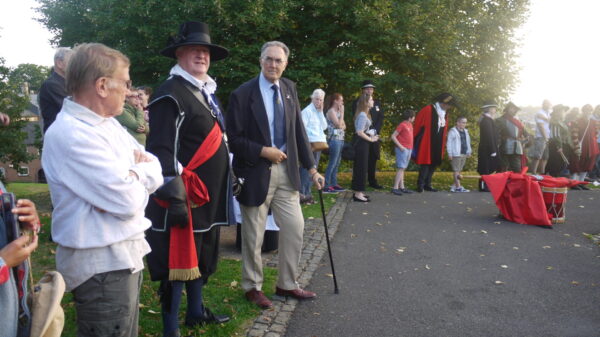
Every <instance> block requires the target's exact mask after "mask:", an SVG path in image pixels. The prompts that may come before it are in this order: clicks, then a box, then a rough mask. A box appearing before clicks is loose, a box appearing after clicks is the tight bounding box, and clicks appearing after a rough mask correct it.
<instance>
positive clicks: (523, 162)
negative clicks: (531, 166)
mask: <svg viewBox="0 0 600 337" xmlns="http://www.w3.org/2000/svg"><path fill="white" fill-rule="evenodd" d="M504 118H506V120H507V121H509V122H511V123H513V124H514V125H515V126H516V127H517V129H519V134H518V135H517V140H520V139H521V138H522V137H523V132H524V130H525V127H524V126H523V123H521V121H520V120H518V119H516V118H515V117H514V116H512V115H511V114H509V113H505V114H504ZM525 165H527V158H526V157H525V154H522V155H521V167H525Z"/></svg>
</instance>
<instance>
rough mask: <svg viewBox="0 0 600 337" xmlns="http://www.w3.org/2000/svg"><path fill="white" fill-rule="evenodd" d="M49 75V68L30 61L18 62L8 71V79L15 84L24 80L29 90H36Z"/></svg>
mask: <svg viewBox="0 0 600 337" xmlns="http://www.w3.org/2000/svg"><path fill="white" fill-rule="evenodd" d="M49 75H50V68H48V67H46V66H39V65H36V64H31V63H22V64H19V65H18V66H17V67H16V68H14V69H12V71H11V72H10V76H9V80H10V81H11V82H13V83H15V84H18V83H23V82H26V83H28V85H29V89H30V90H35V91H38V90H39V89H40V87H41V86H42V83H43V82H44V81H45V80H46V78H48V76H49Z"/></svg>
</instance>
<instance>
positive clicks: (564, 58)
mask: <svg viewBox="0 0 600 337" xmlns="http://www.w3.org/2000/svg"><path fill="white" fill-rule="evenodd" d="M598 15H600V1H596V0H570V1H565V0H543V1H542V0H539V1H532V5H531V11H530V17H529V20H528V22H527V23H526V24H525V26H524V27H523V29H522V30H521V31H520V33H519V34H520V35H521V36H522V38H523V45H522V48H521V52H520V54H521V57H520V59H519V64H520V66H521V72H520V76H519V77H520V80H521V81H520V82H521V83H520V85H519V86H518V87H517V90H516V92H515V94H514V95H513V97H512V99H513V100H514V101H515V103H517V104H518V105H521V106H525V105H536V106H539V105H541V103H542V100H543V99H545V98H548V99H550V100H551V102H552V103H553V104H558V103H561V104H566V105H569V106H582V105H584V104H586V103H590V104H593V105H596V104H600V91H599V89H600V85H599V83H600V82H599V81H598V79H599V78H600V64H599V62H598V57H599V56H600V44H598V41H597V34H598V32H600V27H599V26H598V21H597V20H598Z"/></svg>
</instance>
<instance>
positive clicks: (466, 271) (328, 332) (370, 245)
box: [249, 191, 600, 337]
mask: <svg viewBox="0 0 600 337" xmlns="http://www.w3.org/2000/svg"><path fill="white" fill-rule="evenodd" d="M371 197H372V199H373V202H371V203H368V204H359V203H356V202H350V203H349V204H348V206H347V208H346V209H345V212H344V216H343V219H342V220H341V223H340V224H339V228H337V229H338V231H337V233H336V234H335V237H334V239H333V241H332V245H333V255H334V262H335V267H336V271H337V277H338V282H339V285H340V294H338V295H335V294H333V282H332V279H331V277H329V276H328V274H329V273H330V266H329V261H328V258H327V255H326V254H324V255H323V251H322V250H320V251H319V255H320V256H322V257H323V258H322V260H320V261H321V263H320V266H319V267H318V268H317V269H316V271H314V275H313V274H312V273H310V274H311V275H312V279H310V284H309V286H308V289H310V290H314V291H316V292H317V293H318V294H319V297H318V299H316V300H313V301H307V302H302V303H298V304H297V303H296V302H289V303H282V304H281V307H278V308H277V309H276V312H275V313H274V314H269V312H266V313H265V315H263V316H264V317H262V318H259V320H257V323H255V326H256V324H262V325H261V327H262V328H261V330H260V331H258V330H256V329H254V330H250V332H249V335H256V336H258V335H260V336H263V335H264V336H279V335H280V334H283V333H285V336H289V337H292V336H319V337H324V336H478V337H479V336H561V337H564V336H600V310H599V309H600V247H598V246H597V245H595V244H593V243H591V242H590V241H589V240H588V239H587V238H585V237H584V236H583V235H582V233H583V232H585V233H598V232H600V212H599V211H598V210H599V209H600V191H589V192H587V191H574V192H570V193H569V195H568V199H569V200H568V205H567V223H566V224H560V225H555V228H554V229H545V228H541V227H537V226H527V225H519V224H514V223H510V222H506V221H502V220H500V219H499V218H498V217H497V216H496V215H497V214H498V212H497V209H496V207H495V205H494V204H493V201H492V198H491V195H490V194H488V193H479V192H471V193H465V194H450V193H446V192H438V193H427V192H426V193H424V194H415V195H411V196H401V197H397V196H393V195H390V194H389V193H371ZM346 200H347V197H346ZM309 243H310V242H309ZM312 243H314V242H312ZM321 244H322V245H323V247H324V242H323V241H321ZM323 247H321V248H323ZM312 249H313V250H314V246H313V247H312ZM305 275H308V274H305ZM306 281H307V280H306V278H304V279H303V282H306ZM290 305H291V306H290ZM286 306H287V307H286ZM282 307H285V309H286V310H287V311H285V312H286V315H289V314H291V312H292V311H293V314H291V320H289V321H288V319H287V317H283V318H282V317H281V316H277V315H279V314H280V313H281V311H280V309H281V308H282ZM294 308H295V310H294ZM269 315H272V316H273V317H270V316H269ZM265 317H266V318H267V319H266V320H265ZM277 317H280V319H279V320H278V321H277ZM261 319H262V320H263V321H262V323H261ZM274 321H277V322H275V323H277V324H276V327H275V329H272V328H271V327H272V326H273V322H274ZM269 331H270V332H269Z"/></svg>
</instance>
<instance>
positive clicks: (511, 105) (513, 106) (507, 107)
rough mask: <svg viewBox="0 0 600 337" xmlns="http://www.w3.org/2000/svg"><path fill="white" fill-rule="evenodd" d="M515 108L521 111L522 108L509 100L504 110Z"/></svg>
mask: <svg viewBox="0 0 600 337" xmlns="http://www.w3.org/2000/svg"><path fill="white" fill-rule="evenodd" d="M510 108H513V109H515V111H520V110H521V108H519V107H518V106H517V105H516V104H515V103H513V102H508V103H506V105H505V106H504V112H507V111H508V109H510Z"/></svg>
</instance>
